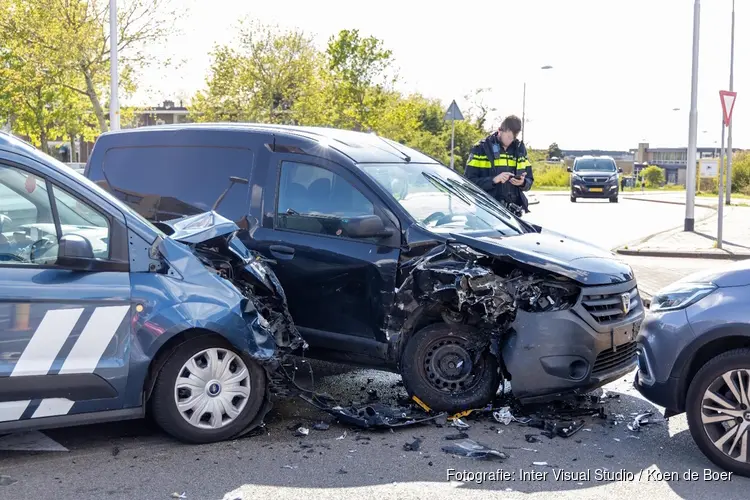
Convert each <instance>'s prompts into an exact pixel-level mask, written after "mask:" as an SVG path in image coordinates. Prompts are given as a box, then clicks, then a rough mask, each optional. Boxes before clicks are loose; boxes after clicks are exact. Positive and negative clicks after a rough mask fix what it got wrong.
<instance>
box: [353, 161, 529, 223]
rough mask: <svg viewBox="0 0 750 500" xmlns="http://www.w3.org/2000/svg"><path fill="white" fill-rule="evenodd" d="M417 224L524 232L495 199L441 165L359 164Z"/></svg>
mask: <svg viewBox="0 0 750 500" xmlns="http://www.w3.org/2000/svg"><path fill="white" fill-rule="evenodd" d="M359 167H360V168H361V169H362V170H363V171H364V172H365V173H367V175H369V176H370V177H371V178H372V179H374V180H375V181H376V182H377V183H378V184H380V185H381V186H382V187H383V188H384V189H385V190H386V191H387V192H389V193H390V194H391V196H393V197H394V198H395V199H396V200H397V201H398V202H399V203H400V204H401V206H402V207H404V209H405V210H406V211H407V212H408V213H409V215H411V216H412V217H413V218H414V219H415V220H416V221H417V223H419V224H421V225H422V226H424V227H425V228H427V229H429V230H430V231H433V232H435V233H462V234H468V233H487V232H492V233H498V232H499V233H500V234H502V235H505V236H513V235H518V234H521V233H523V232H524V230H523V229H522V226H521V224H520V223H519V221H518V220H517V219H516V218H515V217H514V216H513V215H511V214H510V212H508V211H507V210H506V209H504V208H503V207H501V206H500V205H499V204H498V203H497V202H496V201H495V200H494V199H493V198H492V197H490V196H489V195H488V194H487V193H485V192H484V191H482V190H481V189H480V188H478V187H477V186H476V185H474V184H472V183H471V182H469V181H467V180H466V179H465V178H463V177H462V176H460V175H458V174H457V173H455V172H454V171H452V170H450V169H449V168H447V167H444V166H442V165H439V164H414V163H396V164H382V163H378V164H360V165H359Z"/></svg>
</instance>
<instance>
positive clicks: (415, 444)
mask: <svg viewBox="0 0 750 500" xmlns="http://www.w3.org/2000/svg"><path fill="white" fill-rule="evenodd" d="M420 444H422V440H421V439H419V438H414V441H412V442H411V443H404V451H419V445H420Z"/></svg>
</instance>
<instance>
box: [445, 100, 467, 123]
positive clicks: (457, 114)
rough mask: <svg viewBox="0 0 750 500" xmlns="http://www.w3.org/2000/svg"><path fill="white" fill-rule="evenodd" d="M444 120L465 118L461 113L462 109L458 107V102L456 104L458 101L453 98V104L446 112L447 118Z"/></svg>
mask: <svg viewBox="0 0 750 500" xmlns="http://www.w3.org/2000/svg"><path fill="white" fill-rule="evenodd" d="M443 119H444V120H463V119H464V115H462V114H461V110H460V109H458V104H456V101H455V100H453V102H451V105H450V106H448V111H446V112H445V118H443Z"/></svg>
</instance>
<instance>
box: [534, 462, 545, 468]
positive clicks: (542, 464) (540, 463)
mask: <svg viewBox="0 0 750 500" xmlns="http://www.w3.org/2000/svg"><path fill="white" fill-rule="evenodd" d="M531 465H536V466H537V467H549V464H548V463H547V462H531Z"/></svg>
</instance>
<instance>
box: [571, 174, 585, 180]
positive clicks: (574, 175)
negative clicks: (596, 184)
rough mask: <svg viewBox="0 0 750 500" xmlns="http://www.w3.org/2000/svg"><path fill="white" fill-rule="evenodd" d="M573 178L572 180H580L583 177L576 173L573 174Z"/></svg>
mask: <svg viewBox="0 0 750 500" xmlns="http://www.w3.org/2000/svg"><path fill="white" fill-rule="evenodd" d="M573 180H574V181H581V180H583V179H581V176H580V175H578V174H573Z"/></svg>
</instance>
